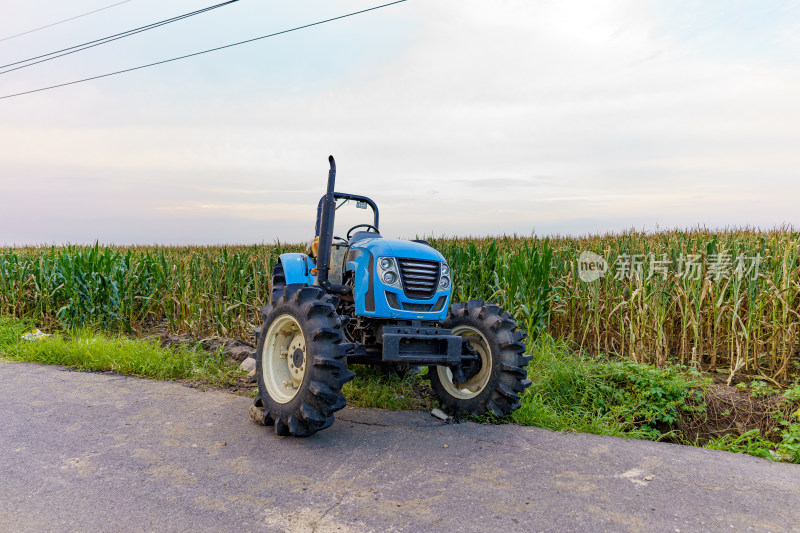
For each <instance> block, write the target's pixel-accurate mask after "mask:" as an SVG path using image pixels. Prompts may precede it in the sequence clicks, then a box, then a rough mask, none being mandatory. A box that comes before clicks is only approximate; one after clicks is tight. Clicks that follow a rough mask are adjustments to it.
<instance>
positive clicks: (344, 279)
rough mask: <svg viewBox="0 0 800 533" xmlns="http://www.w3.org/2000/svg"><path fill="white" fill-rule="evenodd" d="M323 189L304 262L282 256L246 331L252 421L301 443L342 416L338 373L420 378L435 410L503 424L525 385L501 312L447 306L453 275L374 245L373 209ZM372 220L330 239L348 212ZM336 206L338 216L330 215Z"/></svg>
mask: <svg viewBox="0 0 800 533" xmlns="http://www.w3.org/2000/svg"><path fill="white" fill-rule="evenodd" d="M328 160H329V162H330V171H329V173H328V189H327V192H326V194H325V196H323V197H322V198H321V199H320V202H319V206H318V208H317V225H316V238H315V240H314V242H313V244H312V245H311V246H310V247H309V253H308V254H302V253H287V254H283V255H281V256H280V261H279V262H278V263H277V264H276V265H275V266H274V268H273V272H272V280H271V281H272V285H271V295H270V302H269V305H267V306H265V307H264V308H263V309H262V310H261V313H262V315H263V324H262V325H261V326H260V327H259V328H257V329H256V332H255V333H256V336H257V338H258V344H257V348H256V352H255V354H254V357H255V359H256V375H257V379H258V396H257V397H256V399H255V404H254V406H253V407H251V410H250V413H251V416H252V417H253V418H254V419H255V420H256V421H257V422H259V423H261V424H264V425H268V426H270V425H271V426H274V428H275V433H277V434H278V435H295V436H307V435H311V434H312V433H315V432H317V431H319V430H321V429H325V428H327V427H329V426H330V425H331V424H333V413H334V412H335V411H338V410H339V409H341V408H343V407H344V406H345V404H346V400H345V397H344V395H343V394H342V386H343V385H344V384H345V383H346V382H348V381H349V380H351V379H352V378H353V375H354V374H353V372H351V371H350V370H348V368H347V364H348V363H358V364H370V365H383V366H386V367H389V368H392V369H394V370H397V371H400V372H402V371H404V370H406V369H408V368H410V367H418V366H427V367H428V374H427V376H428V377H429V379H430V382H431V388H432V389H433V391H434V392H435V394H436V395H437V396H438V398H439V399H440V401H441V403H442V407H443V408H444V409H445V410H447V411H449V412H451V413H453V414H455V415H463V414H484V413H494V414H495V415H497V416H501V417H502V416H506V415H508V414H509V413H511V412H512V411H513V410H514V409H516V408H517V407H519V405H520V395H521V394H522V392H523V391H524V390H525V388H526V387H528V386H529V385H530V383H531V382H530V381H529V380H528V379H527V375H526V371H525V366H526V365H527V363H528V361H530V356H528V355H525V354H524V351H525V346H524V345H523V343H522V341H523V339H524V338H525V333H524V332H523V331H521V330H519V329H518V328H517V324H516V323H515V322H514V320H513V318H512V316H511V315H510V314H509V313H507V312H504V311H503V310H502V309H501V308H500V307H499V306H497V305H495V304H492V303H488V302H483V301H481V300H470V301H468V302H461V303H455V304H452V305H451V303H450V294H451V290H452V273H451V271H450V267H449V266H448V265H447V261H446V260H445V258H444V257H443V256H442V254H440V253H439V252H438V251H436V250H435V249H434V248H432V247H431V246H430V245H429V244H428V243H427V242H425V241H402V240H396V239H387V238H383V237H382V236H381V234H380V231H379V229H378V207H377V206H376V205H375V202H373V201H372V200H371V199H369V198H367V197H365V196H359V195H355V194H345V193H339V192H334V181H335V177H336V163H335V162H334V159H333V156H330V157H329V158H328ZM351 201H352V202H356V204H357V207H361V208H364V209H366V207H367V206H369V207H370V208H371V209H372V214H373V222H372V224H359V225H356V226H353V227H351V228H350V230H349V231H348V232H347V234H346V238H342V237H334V235H333V226H334V216H335V214H336V210H337V208H338V207H341V205H343V204H344V203H346V202H351ZM337 202H338V205H337Z"/></svg>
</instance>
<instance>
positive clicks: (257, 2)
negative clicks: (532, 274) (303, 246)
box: [0, 0, 800, 244]
mask: <svg viewBox="0 0 800 533" xmlns="http://www.w3.org/2000/svg"><path fill="white" fill-rule="evenodd" d="M3 2H4V4H3V7H4V9H3V10H2V12H3V16H2V17H0V39H3V38H5V37H8V36H11V35H15V34H17V33H20V32H23V31H26V30H30V29H32V28H36V27H39V26H43V25H45V24H48V23H51V22H56V21H59V20H62V19H65V18H69V17H71V16H75V15H77V14H81V13H84V12H87V11H91V10H93V9H97V8H100V7H103V6H106V5H109V4H111V3H114V2H113V0H73V1H71V2H59V1H56V0H27V1H25V2H11V1H10V0H3ZM379 3H380V2H375V3H371V2H366V1H364V0H329V1H326V2H320V1H316V2H315V1H293V2H278V1H273V0H240V1H239V2H238V3H235V4H232V5H230V6H227V7H223V8H220V9H217V10H215V11H212V12H209V13H205V14H202V15H198V16H196V17H193V18H191V19H187V20H183V21H179V22H176V23H174V24H170V25H167V26H164V27H162V28H158V29H155V30H152V31H148V32H144V33H142V34H139V35H136V36H133V37H130V38H127V39H122V40H119V41H117V42H115V43H112V44H108V45H104V46H99V47H97V48H94V49H92V50H89V51H86V52H82V53H79V54H73V55H71V56H68V57H64V58H60V59H56V60H54V61H50V62H47V63H43V64H41V65H36V66H33V67H30V68H26V69H23V70H19V71H15V72H9V73H7V74H0V93H2V94H0V96H2V95H5V94H12V93H16V92H20V91H25V90H29V89H36V88H39V87H42V86H46V85H52V84H57V83H63V82H67V81H72V80H75V79H80V78H84V77H89V76H94V75H98V74H103V73H106V72H110V71H114V70H120V69H124V68H130V67H134V66H138V65H141V64H145V63H150V62H153V61H158V60H161V59H167V58H170V57H174V56H178V55H182V54H186V53H191V52H195V51H199V50H202V49H206V48H212V47H215V46H220V45H224V44H228V43H231V42H235V41H239V40H243V39H247V38H251V37H258V36H260V35H264V34H268V33H272V32H276V31H280V30H284V29H288V28H291V27H294V26H299V25H302V24H307V23H311V22H315V21H318V20H322V19H326V18H330V17H334V16H338V15H342V14H345V13H348V12H351V11H356V10H359V9H364V8H368V7H372V6H374V5H378V4H379ZM212 4H213V0H212V1H210V2H200V1H197V0H173V1H170V2H163V1H156V0H130V1H129V2H126V3H123V4H121V5H119V6H116V7H113V8H110V9H106V10H104V11H100V12H98V13H95V14H93V15H89V16H86V17H82V18H80V19H76V20H73V21H70V22H66V23H64V24H59V25H57V26H53V27H51V28H48V29H45V30H42V31H37V32H33V33H29V34H27V35H23V36H20V37H16V38H12V39H6V40H2V41H0V64H7V63H11V62H14V61H17V60H20V59H25V58H28V57H31V56H35V55H39V54H42V53H47V52H50V51H53V50H57V49H61V48H65V47H67V46H71V45H74V44H78V43H81V42H84V41H89V40H93V39H97V38H100V37H104V36H106V35H110V34H114V33H118V32H121V31H125V30H128V29H132V28H135V27H138V26H142V25H145V24H149V23H151V22H156V21H159V20H162V19H166V18H169V17H172V16H175V15H180V14H183V13H185V12H188V11H192V10H195V9H199V8H203V7H206V6H209V5H212ZM798 5H800V4H798V3H797V2H779V1H768V0H760V1H736V0H704V1H702V2H700V1H680V0H662V1H654V0H653V1H648V0H620V1H603V2H597V1H589V0H587V1H570V0H558V1H556V0H553V1H550V0H547V1H530V0H529V1H497V0H495V1H492V2H488V1H481V2H479V1H473V0H459V1H455V0H450V1H444V0H408V1H407V2H405V3H401V4H397V5H394V6H390V7H386V8H384V9H380V10H377V11H373V12H370V13H367V14H363V15H358V16H355V17H351V18H347V19H344V20H339V21H335V22H331V23H328V24H324V25H321V26H317V27H313V28H309V29H305V30H301V31H298V32H294V33H291V34H288V35H282V36H278V37H275V38H270V39H265V40H261V41H258V42H255V43H251V44H247V45H243V46H239V47H235V48H231V49H227V50H223V51H219V52H215V53H211V54H206V55H203V56H200V57H195V58H191V59H187V60H184V61H180V62H174V63H169V64H166V65H161V66H156V67H152V68H148V69H145V70H141V71H137V72H132V73H128V74H122V75H119V76H114V77H110V78H105V79H101V80H96V81H91V82H87V83H82V84H78V85H73V86H69V87H64V88H60V89H55V90H51V91H45V92H41V93H36V94H30V95H26V96H20V97H17V98H9V99H4V100H0V187H1V188H0V194H2V198H3V201H2V203H0V244H49V243H56V244H60V243H67V242H70V243H90V242H94V241H95V240H99V241H100V242H102V243H117V244H128V243H141V244H152V243H161V244H181V243H198V244H216V243H260V242H266V243H271V242H274V241H275V240H278V239H279V240H281V241H282V242H287V241H289V242H297V241H301V240H308V239H310V238H311V237H313V232H314V217H315V214H316V205H317V202H318V200H319V197H320V196H321V195H322V194H323V193H324V187H325V180H326V176H327V156H328V154H334V156H335V157H336V160H337V164H338V175H337V190H340V191H345V192H351V193H357V194H364V195H367V196H370V197H372V198H374V199H375V200H376V202H377V203H378V205H379V206H380V208H381V229H382V232H383V233H384V234H385V235H388V236H399V237H413V236H414V235H423V234H425V235H431V234H434V235H476V236H477V235H490V234H491V235H498V234H504V233H505V234H511V233H518V234H524V235H528V234H532V233H536V234H537V235H545V234H554V233H561V234H583V233H597V232H607V231H619V230H623V229H626V228H631V227H635V228H637V229H646V230H656V229H658V228H671V227H676V226H678V227H686V226H696V225H698V224H700V225H706V226H709V227H724V226H745V225H749V226H759V227H762V228H769V227H773V226H775V225H780V224H783V223H788V224H795V225H798V226H800V210H798V209H797V203H798V198H800V8H798V7H797V6H798ZM0 70H2V69H0ZM345 229H346V228H345Z"/></svg>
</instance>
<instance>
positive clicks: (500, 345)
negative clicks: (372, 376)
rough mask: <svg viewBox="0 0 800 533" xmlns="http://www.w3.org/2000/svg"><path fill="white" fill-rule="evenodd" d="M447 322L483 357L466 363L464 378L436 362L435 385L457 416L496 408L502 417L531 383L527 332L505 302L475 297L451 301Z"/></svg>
mask: <svg viewBox="0 0 800 533" xmlns="http://www.w3.org/2000/svg"><path fill="white" fill-rule="evenodd" d="M442 326H443V327H445V328H448V329H450V330H452V333H453V335H459V336H460V337H462V338H463V339H465V340H467V341H469V345H470V347H471V348H472V352H473V354H476V355H477V356H478V360H477V361H475V362H474V363H471V364H469V365H465V366H463V367H462V368H461V369H460V370H461V371H462V372H461V373H460V375H461V376H463V377H462V379H465V380H466V381H462V382H457V381H456V380H455V379H454V373H453V369H451V368H450V367H447V366H437V367H431V368H430V369H429V371H428V375H429V376H430V380H431V388H432V389H433V391H434V392H435V393H436V396H438V398H439V400H440V401H441V402H442V406H443V407H444V408H445V410H448V411H450V412H452V413H454V414H456V415H481V414H486V413H490V412H491V413H494V414H495V415H497V416H500V417H503V416H506V415H508V414H510V413H511V412H512V411H513V410H514V409H517V408H518V407H519V406H520V395H521V394H522V392H523V391H524V390H525V388H526V387H528V386H529V385H530V384H531V382H530V380H528V379H527V372H526V371H525V366H526V365H527V364H528V361H530V360H531V357H530V356H529V355H525V354H524V352H525V345H524V344H522V340H523V339H524V338H525V333H524V332H523V331H520V330H518V329H517V324H516V322H514V320H513V318H512V317H511V315H510V314H509V313H506V312H503V310H502V309H501V308H500V306H498V305H495V304H492V303H487V302H483V301H482V300H470V301H468V302H462V303H456V304H453V305H452V306H450V310H449V312H448V313H447V318H446V319H445V321H444V322H443V323H442Z"/></svg>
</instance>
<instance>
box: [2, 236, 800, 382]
mask: <svg viewBox="0 0 800 533" xmlns="http://www.w3.org/2000/svg"><path fill="white" fill-rule="evenodd" d="M430 241H431V244H432V245H433V246H434V247H435V248H437V249H438V250H439V251H440V252H442V254H444V256H445V257H446V258H447V260H448V262H449V264H450V266H451V269H452V271H453V273H454V284H453V292H454V293H453V297H454V301H459V300H466V299H470V298H479V299H485V300H491V301H494V302H496V303H498V304H499V305H501V306H502V307H504V308H505V309H507V310H509V311H510V312H512V313H513V314H514V316H515V318H516V319H517V321H518V323H520V324H521V325H522V327H524V328H525V329H526V330H527V331H528V332H529V334H530V335H531V336H533V337H535V336H536V335H538V334H540V333H542V332H548V333H550V334H551V335H553V336H554V337H560V338H566V339H568V340H569V341H570V342H571V343H572V344H573V345H574V346H575V347H576V348H581V349H584V350H586V351H588V352H589V353H592V354H595V355H609V356H622V357H626V358H630V359H633V360H634V361H637V362H646V363H652V364H655V365H658V366H663V365H665V364H667V363H668V362H673V363H674V362H677V363H683V364H687V365H692V366H695V367H698V368H702V369H704V370H709V369H710V370H716V369H723V370H725V371H727V372H729V373H738V374H747V375H758V376H762V377H765V378H768V379H772V380H775V381H778V382H783V381H786V380H788V379H790V378H791V377H792V376H794V375H795V373H796V372H797V371H798V364H799V363H800V354H799V353H798V348H799V346H798V345H799V344H800V339H799V338H798V333H800V332H799V331H798V327H799V324H800V314H798V313H799V312H800V234H798V233H796V232H795V231H794V230H792V229H789V228H784V229H776V230H772V231H766V232H763V231H758V230H749V229H744V230H727V231H721V232H710V231H707V230H703V229H696V230H689V231H669V232H661V233H655V234H646V233H637V232H629V233H624V234H617V235H598V236H589V237H582V238H567V237H551V238H549V239H547V238H538V237H516V236H515V237H502V238H477V239H474V238H467V239H456V238H434V239H430ZM303 248H304V247H303V246H300V245H289V246H286V245H281V244H276V245H260V246H227V247H128V248H124V247H102V246H91V247H74V246H72V247H62V248H57V247H50V248H20V249H5V250H0V313H2V314H5V315H11V316H16V317H27V318H30V319H33V320H35V321H36V322H37V324H39V325H41V326H44V327H49V326H53V325H59V326H62V327H74V326H79V325H94V326H97V327H104V328H110V329H121V330H124V331H128V332H132V333H141V332H142V331H146V330H148V329H149V328H152V327H154V326H156V325H160V326H166V328H167V329H168V330H169V331H171V332H176V333H192V334H194V335H197V336H209V335H221V336H227V337H239V338H243V339H247V338H248V337H249V334H250V331H251V330H252V329H253V327H254V326H255V325H256V322H257V321H258V309H259V308H260V307H261V306H263V305H264V304H265V303H266V299H267V298H268V294H269V290H268V289H269V287H268V283H269V275H270V272H271V269H272V265H273V264H274V263H275V261H276V260H277V258H278V256H279V255H280V254H281V253H284V252H288V251H301V250H302V249H303ZM582 252H593V253H595V254H597V255H598V256H601V257H602V258H603V259H604V261H605V263H606V270H605V273H604V274H603V275H602V276H601V277H599V279H595V280H593V281H584V280H583V279H581V272H582V271H581V269H582V268H584V267H583V266H582V261H581V258H582V255H581V254H582Z"/></svg>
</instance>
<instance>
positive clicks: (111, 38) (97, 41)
mask: <svg viewBox="0 0 800 533" xmlns="http://www.w3.org/2000/svg"><path fill="white" fill-rule="evenodd" d="M238 1H239V0H228V1H227V2H223V3H221V4H217V5H213V6H210V7H206V8H203V9H198V10H197V11H192V12H191V13H185V14H183V15H178V16H177V17H172V18H170V19H166V20H162V21H159V22H154V23H152V24H148V25H146V26H141V27H139V28H134V29H132V30H128V31H124V32H122V33H115V34H114V35H109V36H108V37H103V38H102V39H95V40H94V41H89V42H86V43H83V44H76V45H75V46H70V47H69V48H64V49H62V50H57V51H55V52H50V53H49V54H42V55H40V56H36V57H31V58H28V59H23V60H22V61H15V62H14V63H8V64H7V65H0V69H2V68H6V67H11V66H13V65H19V64H20V63H27V65H21V66H19V67H14V68H10V69H8V70H3V71H0V74H5V73H7V72H12V71H15V70H19V69H22V68H26V67H31V66H33V65H38V64H39V63H44V62H45V61H50V60H51V59H56V58H58V57H64V56H67V55H70V54H74V53H77V52H82V51H84V50H88V49H89V48H94V47H95V46H100V45H101V44H106V43H110V42H113V41H116V40H119V39H124V38H125V37H130V36H131V35H136V34H137V33H142V32H144V31H147V30H152V29H153V28H158V27H160V26H165V25H167V24H171V23H173V22H177V21H179V20H183V19H185V18H189V17H193V16H195V15H199V14H200V13H205V12H206V11H211V10H212V9H217V8H219V7H223V6H227V5H230V4H233V3H235V2H238ZM93 43H94V44H93ZM67 50H71V52H68V51H67ZM61 52H64V53H63V54H62V53H61ZM54 54H58V55H54ZM47 56H53V57H47ZM42 57H45V58H46V59H41V60H40V61H34V59H39V58H42ZM31 61H33V63H30V62H31Z"/></svg>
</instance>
